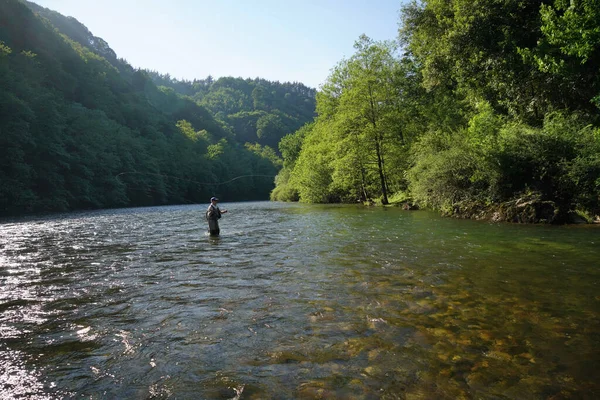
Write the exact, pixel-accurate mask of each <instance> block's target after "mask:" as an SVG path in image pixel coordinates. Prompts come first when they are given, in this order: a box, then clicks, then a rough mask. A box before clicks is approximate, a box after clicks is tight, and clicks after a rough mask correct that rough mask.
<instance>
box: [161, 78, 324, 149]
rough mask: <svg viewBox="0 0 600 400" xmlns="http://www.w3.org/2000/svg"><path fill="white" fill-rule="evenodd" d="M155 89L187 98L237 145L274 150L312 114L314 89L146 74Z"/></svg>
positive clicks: (290, 84) (256, 81) (286, 83)
mask: <svg viewBox="0 0 600 400" xmlns="http://www.w3.org/2000/svg"><path fill="white" fill-rule="evenodd" d="M150 76H151V78H152V80H153V82H154V83H155V84H156V85H158V86H164V87H168V88H171V89H173V90H174V91H175V92H176V93H178V94H181V95H184V96H188V97H189V98H191V99H192V100H194V101H195V102H196V103H198V104H200V105H202V106H203V107H205V108H206V109H207V110H209V111H210V112H211V113H212V115H214V116H215V118H216V119H217V120H218V121H219V122H221V123H222V124H223V126H224V127H225V129H226V130H227V131H228V132H231V133H232V135H233V136H234V138H235V139H236V140H237V141H238V142H241V143H258V144H260V145H263V146H269V147H271V148H273V149H276V150H277V149H278V145H279V141H280V140H281V138H282V137H284V136H285V135H287V134H289V133H293V132H295V131H297V130H298V129H299V128H300V127H302V126H303V125H304V124H306V123H307V122H308V121H312V120H313V119H314V117H315V116H316V114H315V103H316V100H315V96H316V90H315V89H313V88H309V87H307V86H304V85H303V84H302V83H299V82H293V83H290V82H285V83H279V82H271V81H267V80H264V79H260V78H256V79H242V78H233V77H223V78H219V79H217V80H213V78H212V77H210V76H209V77H208V78H206V79H196V80H193V81H185V80H177V79H174V78H171V77H170V75H169V74H160V73H158V72H154V71H153V72H150Z"/></svg>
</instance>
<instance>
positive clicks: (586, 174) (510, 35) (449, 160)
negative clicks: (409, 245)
mask: <svg viewBox="0 0 600 400" xmlns="http://www.w3.org/2000/svg"><path fill="white" fill-rule="evenodd" d="M400 26H401V28H400V30H399V40H398V41H396V42H376V41H373V40H371V39H370V38H368V37H366V36H361V37H360V38H359V39H358V40H357V42H356V44H355V53H354V54H353V55H352V56H351V57H350V58H348V59H344V60H342V61H340V62H339V63H338V65H337V66H336V67H335V68H334V69H333V70H332V73H331V74H330V76H329V78H328V80H327V82H326V83H325V84H324V85H323V87H322V90H321V91H319V93H318V94H317V114H318V115H317V117H316V118H315V120H314V121H313V122H311V123H310V124H307V125H305V126H304V127H302V128H301V129H299V130H298V131H297V132H295V133H294V134H291V135H288V136H286V137H284V138H283V139H282V140H281V142H280V144H279V149H280V152H281V154H282V156H283V160H284V161H283V162H284V167H283V169H282V171H281V172H280V173H279V175H278V177H277V182H276V183H277V185H276V188H275V190H274V191H273V193H272V194H271V198H272V199H274V200H286V201H295V200H300V201H305V202H357V201H358V202H369V201H378V202H381V203H383V204H387V203H399V204H404V205H405V206H406V207H414V206H421V207H428V208H433V209H436V210H440V211H442V212H443V213H444V214H447V215H455V216H461V217H475V218H479V217H480V218H492V219H496V220H509V221H523V222H540V221H545V222H565V221H573V220H577V219H579V220H582V219H583V220H588V221H589V220H592V219H594V218H598V215H600V129H599V126H600V125H599V122H600V120H599V117H600V113H599V111H600V110H599V106H600V73H599V71H600V0H579V1H565V0H552V1H551V0H530V1H520V0H504V1H495V0H487V1H481V2H472V1H469V0H452V1H447V0H424V1H419V2H412V3H410V4H408V5H407V6H405V7H404V8H403V9H402V12H401V24H400Z"/></svg>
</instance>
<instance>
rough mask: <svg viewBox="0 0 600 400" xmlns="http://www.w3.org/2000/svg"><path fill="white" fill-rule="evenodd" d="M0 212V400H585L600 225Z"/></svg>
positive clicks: (353, 213) (362, 215)
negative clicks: (213, 232) (217, 229)
mask: <svg viewBox="0 0 600 400" xmlns="http://www.w3.org/2000/svg"><path fill="white" fill-rule="evenodd" d="M206 206H207V205H186V206H168V207H152V208H135V209H119V210H101V211H93V212H79V213H69V214H54V215H49V216H43V217H29V218H19V219H11V220H3V221H1V222H0V310H1V312H2V314H1V320H0V391H1V396H0V397H1V398H2V399H62V398H84V397H85V398H88V399H115V398H118V399H150V398H156V399H163V398H164V399H167V398H170V399H316V398H325V399H459V398H463V399H519V400H520V399H588V398H589V399H595V398H600V290H599V289H600V286H599V284H600V252H599V250H600V229H599V228H600V227H599V226H584V225H578V226H539V225H537V226H534V225H513V224H493V223H487V222H481V221H469V220H455V219H447V218H441V217H439V216H437V215H436V214H433V213H429V212H425V211H404V210H401V209H399V208H380V207H372V208H367V207H362V206H348V205H344V206H340V205H303V204H286V203H273V202H249V203H229V204H221V208H226V209H228V210H229V213H227V214H224V216H223V218H222V219H221V221H220V224H221V236H220V237H218V238H211V237H209V236H208V235H207V233H206V222H205V221H204V219H203V213H204V210H205V208H206Z"/></svg>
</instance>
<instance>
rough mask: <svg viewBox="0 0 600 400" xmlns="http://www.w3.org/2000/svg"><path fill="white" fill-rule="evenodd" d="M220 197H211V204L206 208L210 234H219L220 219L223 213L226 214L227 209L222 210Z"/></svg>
mask: <svg viewBox="0 0 600 400" xmlns="http://www.w3.org/2000/svg"><path fill="white" fill-rule="evenodd" d="M218 202H219V199H217V198H216V197H211V198H210V205H209V206H208V209H207V210H206V219H207V220H208V231H209V233H210V236H219V232H220V229H219V219H220V218H221V214H225V213H226V212H227V210H223V211H221V210H220V209H219V206H218V205H217V203H218Z"/></svg>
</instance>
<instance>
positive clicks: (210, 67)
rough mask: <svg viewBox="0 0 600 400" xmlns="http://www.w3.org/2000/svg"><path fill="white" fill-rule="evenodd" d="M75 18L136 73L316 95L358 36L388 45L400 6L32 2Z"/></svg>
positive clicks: (321, 0) (364, 2)
mask: <svg viewBox="0 0 600 400" xmlns="http://www.w3.org/2000/svg"><path fill="white" fill-rule="evenodd" d="M33 2H35V3H37V4H39V5H41V6H43V7H46V8H49V9H51V10H55V11H58V12H59V13H61V14H63V15H66V16H71V17H74V18H76V19H77V20H78V21H79V22H81V23H82V24H83V25H85V26H86V27H87V28H88V29H89V30H90V31H91V32H92V34H93V35H94V36H98V37H101V38H102V39H104V40H105V41H106V42H107V43H108V44H109V46H110V47H111V48H112V49H113V50H114V51H115V52H116V53H117V57H119V58H124V59H125V60H127V61H128V62H129V64H131V65H132V66H133V67H135V68H143V69H149V70H154V71H158V72H159V73H162V74H167V73H168V74H170V75H171V77H174V78H177V79H180V80H181V79H186V80H193V79H204V78H206V77H207V76H209V75H211V76H212V77H213V78H215V79H216V78H219V77H222V76H233V77H242V78H257V77H259V78H264V79H267V80H270V81H279V82H302V83H303V84H305V85H307V86H310V87H313V88H319V86H320V85H321V84H322V83H324V82H325V81H326V80H327V77H328V76H329V73H330V71H331V69H332V68H333V67H335V66H336V65H337V63H338V62H340V61H341V60H342V59H343V58H348V57H350V56H352V54H354V48H353V45H354V42H355V41H356V40H357V39H358V38H359V36H360V35H361V34H366V35H367V36H369V37H370V38H371V39H373V40H377V41H382V40H394V39H396V38H397V35H398V23H399V21H400V18H399V15H400V13H399V12H400V8H401V6H402V3H403V2H405V0H212V1H207V0H167V1H165V0H102V1H96V0H33Z"/></svg>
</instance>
